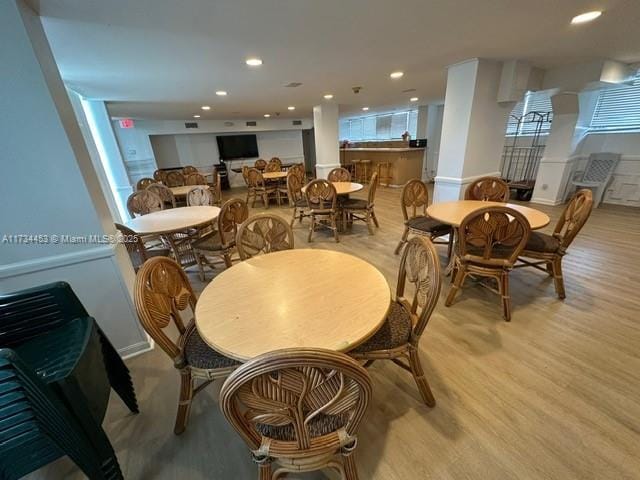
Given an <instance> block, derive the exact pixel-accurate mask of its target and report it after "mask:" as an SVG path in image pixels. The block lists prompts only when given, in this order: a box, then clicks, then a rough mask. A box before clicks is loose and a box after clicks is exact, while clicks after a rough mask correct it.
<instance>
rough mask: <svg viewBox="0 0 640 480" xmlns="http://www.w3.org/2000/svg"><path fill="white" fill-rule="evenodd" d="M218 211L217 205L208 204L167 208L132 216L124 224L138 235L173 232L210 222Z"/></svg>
mask: <svg viewBox="0 0 640 480" xmlns="http://www.w3.org/2000/svg"><path fill="white" fill-rule="evenodd" d="M219 213H220V209H219V208H218V207H208V206H195V207H178V208H168V209H166V210H159V211H157V212H151V213H148V214H146V215H142V216H140V217H136V218H133V219H131V220H129V221H128V222H126V223H125V226H127V227H129V228H130V229H131V230H133V231H134V232H136V233H137V234H140V235H158V234H163V233H173V232H179V231H181V230H187V229H189V228H193V227H199V226H200V225H205V224H207V223H211V222H212V221H213V220H215V219H216V218H218V214H219Z"/></svg>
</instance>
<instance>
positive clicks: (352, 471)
mask: <svg viewBox="0 0 640 480" xmlns="http://www.w3.org/2000/svg"><path fill="white" fill-rule="evenodd" d="M342 458H343V459H344V478H345V479H346V480H358V478H359V477H358V467H357V465H356V456H355V454H354V452H351V453H350V454H349V455H342Z"/></svg>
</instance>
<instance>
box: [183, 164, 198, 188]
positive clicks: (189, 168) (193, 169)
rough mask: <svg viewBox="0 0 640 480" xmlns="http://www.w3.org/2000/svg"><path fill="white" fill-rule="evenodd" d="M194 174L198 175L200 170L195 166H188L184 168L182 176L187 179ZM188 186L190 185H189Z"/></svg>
mask: <svg viewBox="0 0 640 480" xmlns="http://www.w3.org/2000/svg"><path fill="white" fill-rule="evenodd" d="M192 173H198V169H197V168H196V167H194V166H193V165H187V166H186V167H182V174H183V175H184V176H185V177H187V176H188V175H191V174H192ZM186 185H189V184H188V183H187V184H186Z"/></svg>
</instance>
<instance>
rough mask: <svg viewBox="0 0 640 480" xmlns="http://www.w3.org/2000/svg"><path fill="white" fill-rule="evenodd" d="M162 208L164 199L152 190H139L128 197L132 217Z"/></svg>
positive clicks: (128, 207)
mask: <svg viewBox="0 0 640 480" xmlns="http://www.w3.org/2000/svg"><path fill="white" fill-rule="evenodd" d="M162 209H164V205H163V203H162V199H161V198H160V197H159V196H158V195H156V194H155V193H153V192H152V191H150V190H138V191H137V192H133V193H132V194H131V195H129V198H127V210H128V211H129V215H131V216H132V217H140V216H142V215H146V214H148V213H151V212H157V211H159V210H162Z"/></svg>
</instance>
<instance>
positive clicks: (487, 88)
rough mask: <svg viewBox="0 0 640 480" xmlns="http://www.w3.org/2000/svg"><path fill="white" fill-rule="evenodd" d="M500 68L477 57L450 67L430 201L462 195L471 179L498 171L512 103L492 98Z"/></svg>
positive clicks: (495, 90)
mask: <svg viewBox="0 0 640 480" xmlns="http://www.w3.org/2000/svg"><path fill="white" fill-rule="evenodd" d="M501 73H502V64H501V63H499V62H494V61H490V60H484V59H477V58H474V59H471V60H466V61H464V62H461V63H458V64H455V65H452V66H450V67H449V69H448V72H447V92H446V96H445V103H444V115H443V120H442V137H441V143H440V155H439V159H438V171H437V176H436V179H435V183H436V185H435V193H434V201H439V202H442V201H447V200H456V199H459V198H462V197H463V196H464V191H465V188H466V186H467V185H468V184H469V183H471V182H473V181H474V180H475V179H477V178H479V177H482V176H485V175H493V176H499V175H500V162H501V156H502V148H503V146H504V135H505V131H506V125H507V118H508V116H509V113H510V112H511V110H512V109H513V105H514V102H505V103H498V101H497V94H498V88H499V85H500V77H501Z"/></svg>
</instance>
